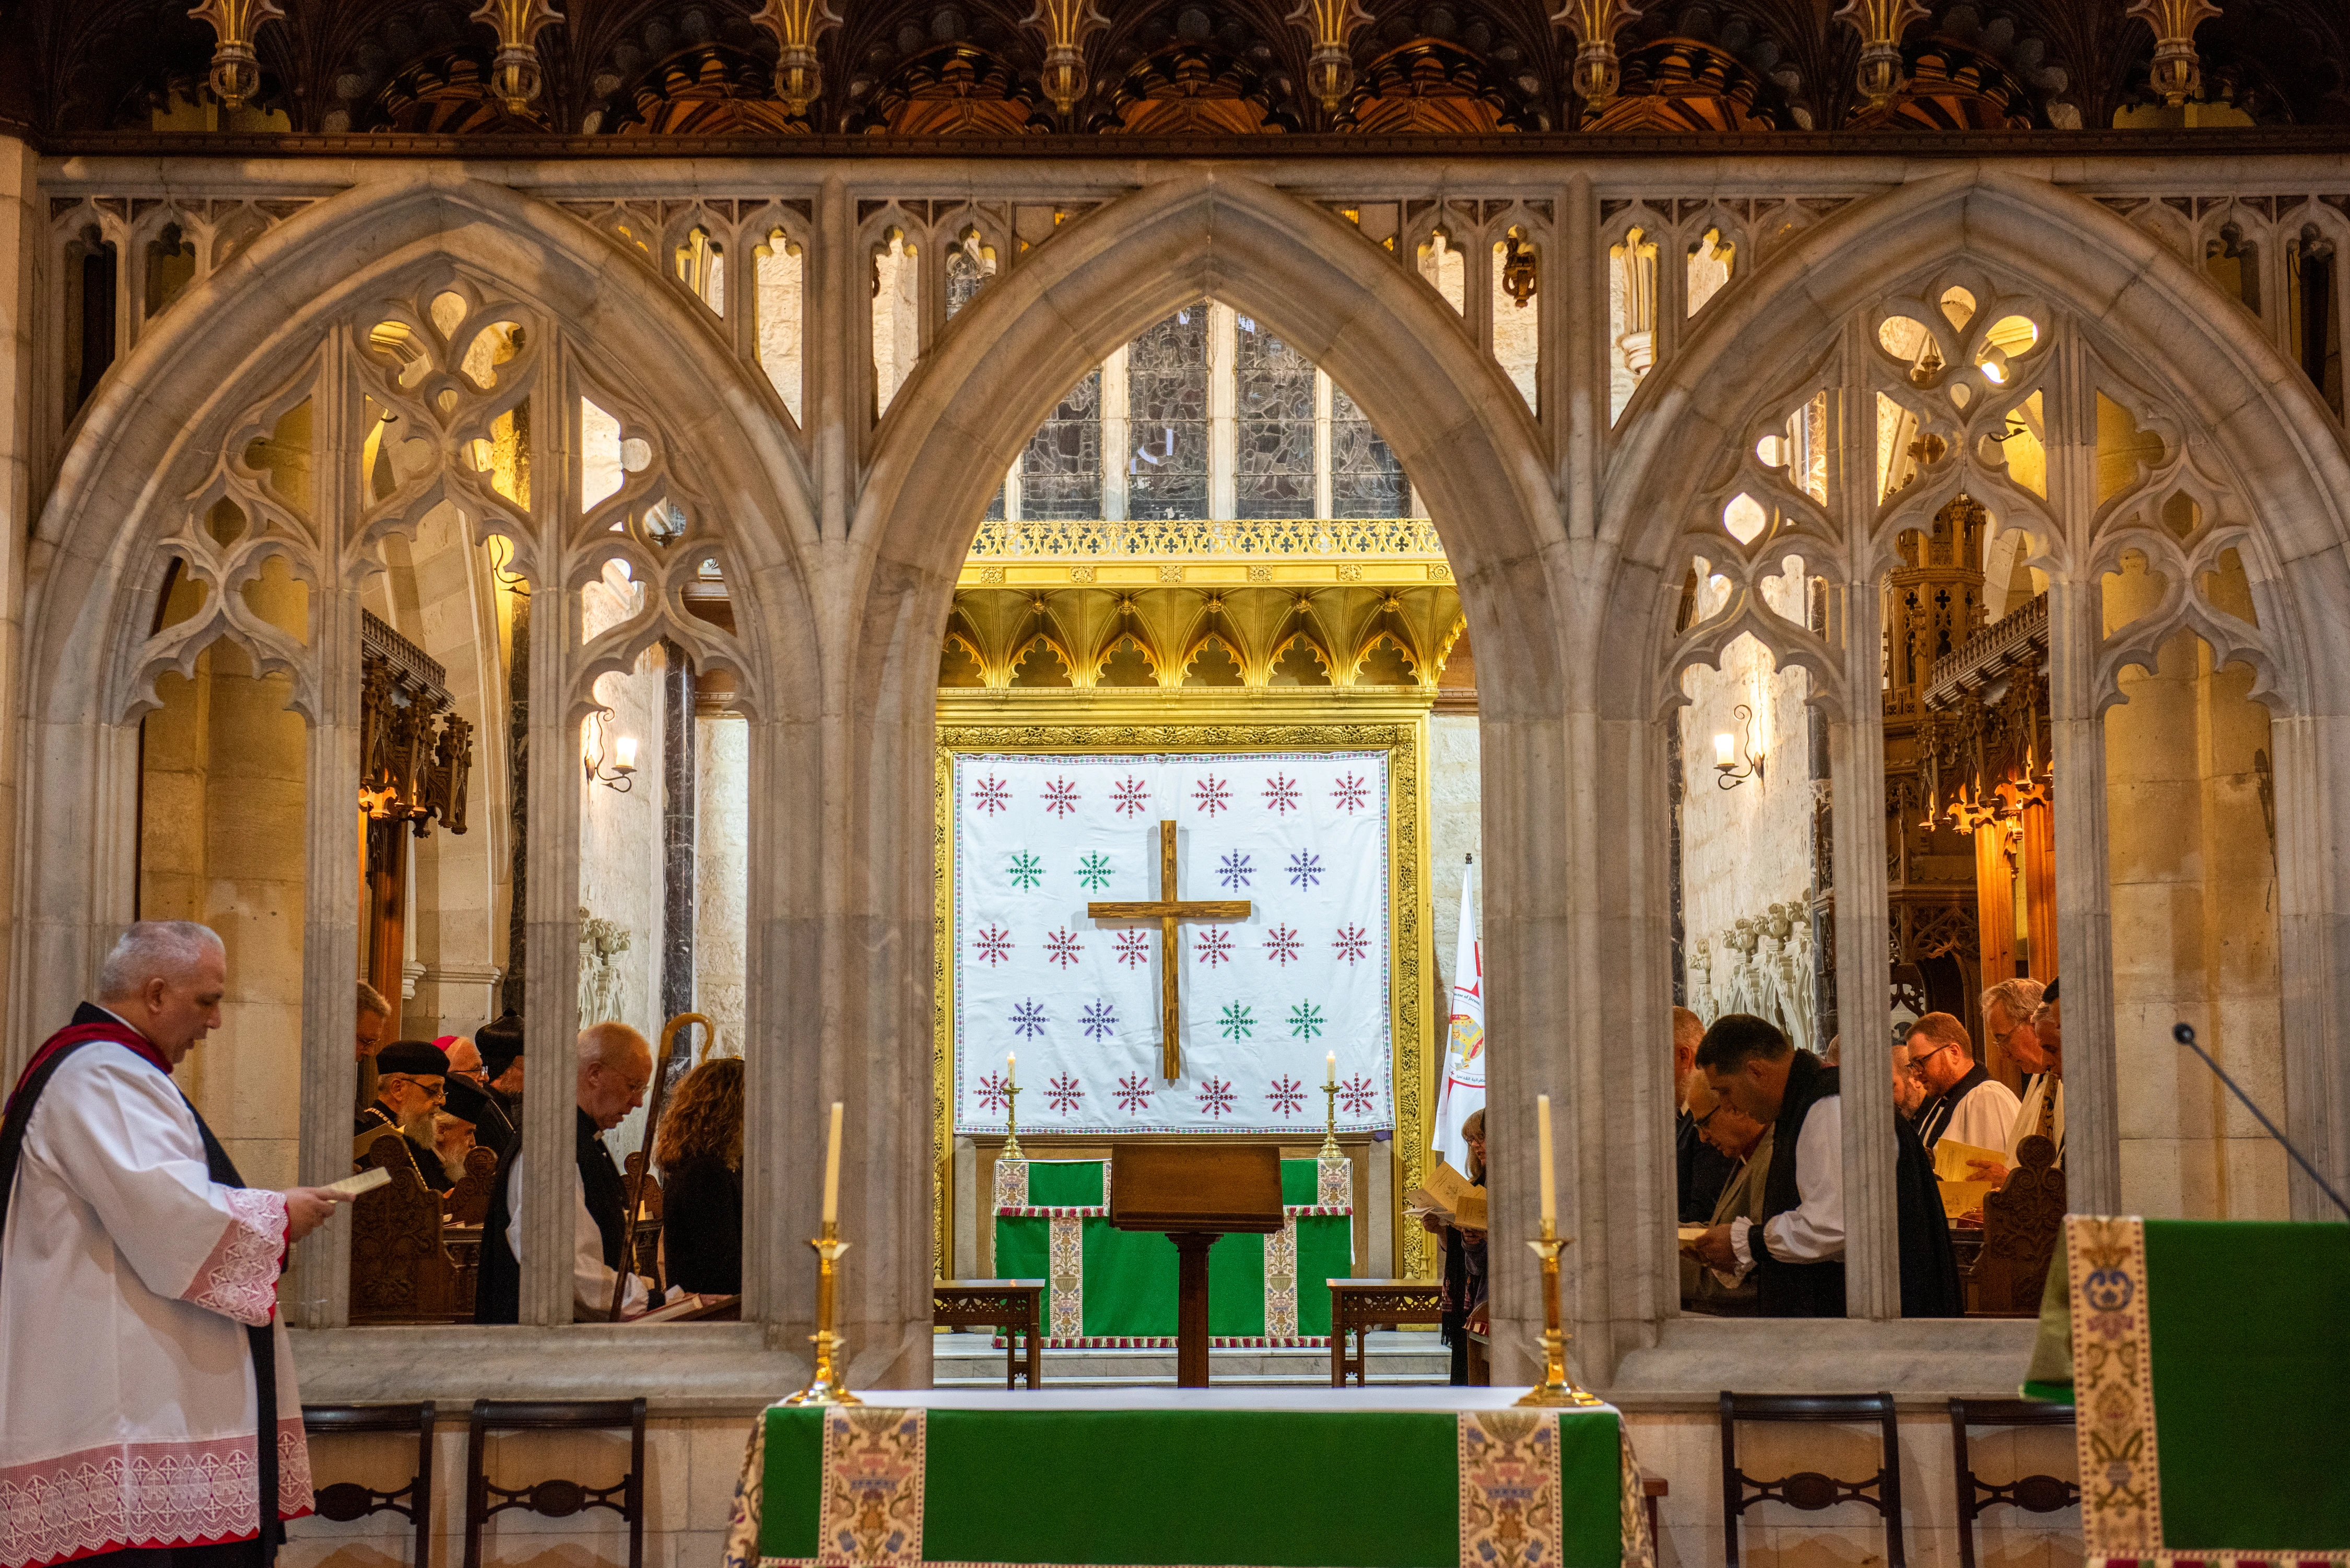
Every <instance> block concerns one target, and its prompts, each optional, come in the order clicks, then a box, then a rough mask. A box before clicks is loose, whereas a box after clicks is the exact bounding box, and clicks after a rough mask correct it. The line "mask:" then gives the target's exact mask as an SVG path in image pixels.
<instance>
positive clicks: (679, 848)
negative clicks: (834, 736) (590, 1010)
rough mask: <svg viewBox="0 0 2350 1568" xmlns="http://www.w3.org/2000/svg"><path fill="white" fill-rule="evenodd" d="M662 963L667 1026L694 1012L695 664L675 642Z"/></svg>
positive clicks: (667, 688)
mask: <svg viewBox="0 0 2350 1568" xmlns="http://www.w3.org/2000/svg"><path fill="white" fill-rule="evenodd" d="M661 660H662V664H663V666H664V669H663V671H662V676H661V964H660V1011H659V1013H658V1017H659V1018H660V1019H661V1020H662V1021H664V1022H666V1021H667V1020H669V1019H671V1018H674V1017H676V1016H677V1015H678V1014H679V1013H681V1012H692V1011H693V1000H694V992H693V942H694V919H693V915H694V881H695V875H694V841H695V838H696V833H695V810H696V805H697V797H696V794H695V792H694V787H693V786H694V778H695V774H697V772H698V771H699V769H698V767H697V764H696V758H695V755H694V753H695V749H696V748H695V746H694V735H693V731H694V722H693V661H692V660H691V659H689V658H687V657H686V652H685V649H682V648H680V647H679V646H678V645H677V644H676V643H674V642H666V641H665V642H663V643H662V644H661Z"/></svg>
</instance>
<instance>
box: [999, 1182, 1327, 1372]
mask: <svg viewBox="0 0 2350 1568" xmlns="http://www.w3.org/2000/svg"><path fill="white" fill-rule="evenodd" d="M1107 1169H1108V1166H1107V1161H1103V1160H1098V1159H1057V1160H1047V1159H1030V1160H1004V1161H1001V1162H999V1163H998V1164H997V1166H996V1168H995V1215H996V1218H995V1272H996V1274H997V1275H998V1276H999V1277H1001V1278H1003V1279H1042V1280H1045V1281H1048V1282H1050V1289H1049V1291H1048V1292H1047V1294H1046V1315H1045V1344H1046V1345H1051V1346H1054V1347H1055V1348H1060V1349H1079V1348H1083V1349H1105V1348H1110V1349H1149V1348H1158V1347H1161V1346H1166V1345H1173V1344H1174V1343H1175V1307H1176V1278H1175V1274H1176V1260H1175V1244H1174V1243H1173V1242H1172V1241H1169V1240H1168V1239H1167V1238H1166V1237H1165V1236H1163V1235H1159V1234H1157V1233H1156V1232H1151V1231H1119V1230H1115V1229H1113V1228H1112V1227H1111V1225H1110V1222H1109V1210H1108V1208H1107V1202H1108V1198H1107V1191H1106V1184H1107V1179H1108V1178H1107ZM1352 1197H1353V1188H1352V1174H1351V1171H1350V1168H1349V1167H1348V1164H1347V1161H1346V1160H1343V1159H1333V1160H1312V1159H1284V1160H1283V1161H1282V1162H1281V1198H1282V1205H1283V1208H1284V1212H1285V1215H1286V1219H1287V1223H1285V1224H1284V1226H1283V1227H1282V1229H1281V1230H1280V1231H1276V1232H1274V1234H1272V1235H1269V1236H1251V1235H1231V1236H1226V1237H1224V1238H1222V1240H1220V1241H1217V1243H1216V1244H1215V1246H1214V1247H1213V1248H1212V1249H1211V1250H1210V1251H1209V1253H1208V1333H1209V1334H1210V1335H1211V1343H1212V1344H1214V1345H1224V1346H1257V1345H1326V1344H1327V1343H1329V1335H1330V1292H1329V1289H1328V1286H1327V1284H1326V1282H1327V1281H1329V1280H1332V1279H1336V1278H1344V1277H1347V1276H1348V1275H1351V1274H1353V1273H1354V1272H1355V1270H1354V1266H1353V1265H1354V1213H1355V1211H1354V1207H1353V1202H1352Z"/></svg>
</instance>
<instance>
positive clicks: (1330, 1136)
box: [1315, 1084, 1347, 1159]
mask: <svg viewBox="0 0 2350 1568" xmlns="http://www.w3.org/2000/svg"><path fill="white" fill-rule="evenodd" d="M1322 1098H1323V1100H1324V1102H1325V1103H1326V1105H1327V1106H1328V1107H1329V1110H1328V1115H1327V1116H1326V1117H1325V1118H1324V1120H1323V1124H1322V1147H1321V1150H1320V1152H1319V1153H1317V1154H1316V1155H1315V1158H1316V1159H1344V1158H1347V1151H1346V1150H1345V1149H1342V1148H1340V1147H1338V1085H1336V1084H1325V1085H1322Z"/></svg>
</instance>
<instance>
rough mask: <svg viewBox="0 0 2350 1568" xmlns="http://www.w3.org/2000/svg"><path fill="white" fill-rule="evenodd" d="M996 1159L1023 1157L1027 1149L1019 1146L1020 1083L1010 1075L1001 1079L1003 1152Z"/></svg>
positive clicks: (1025, 1155)
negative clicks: (1014, 1080) (1015, 1081)
mask: <svg viewBox="0 0 2350 1568" xmlns="http://www.w3.org/2000/svg"><path fill="white" fill-rule="evenodd" d="M996 1158H998V1159H1025V1158H1028V1151H1027V1150H1026V1149H1024V1148H1022V1147H1020V1085H1017V1084H1015V1083H1014V1082H1013V1081H1012V1078H1011V1075H1009V1074H1006V1075H1004V1080H1003V1153H1001V1154H999V1155H997V1156H996Z"/></svg>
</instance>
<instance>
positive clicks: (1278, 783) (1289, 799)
mask: <svg viewBox="0 0 2350 1568" xmlns="http://www.w3.org/2000/svg"><path fill="white" fill-rule="evenodd" d="M1264 804H1265V805H1267V806H1268V807H1270V808H1271V809H1272V811H1273V813H1274V815H1276V816H1283V815H1288V814H1289V813H1290V812H1293V811H1295V810H1296V809H1297V781H1296V780H1295V779H1292V778H1284V777H1283V776H1282V775H1281V774H1274V775H1273V780H1272V782H1271V783H1269V784H1266V785H1265V786H1264Z"/></svg>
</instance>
